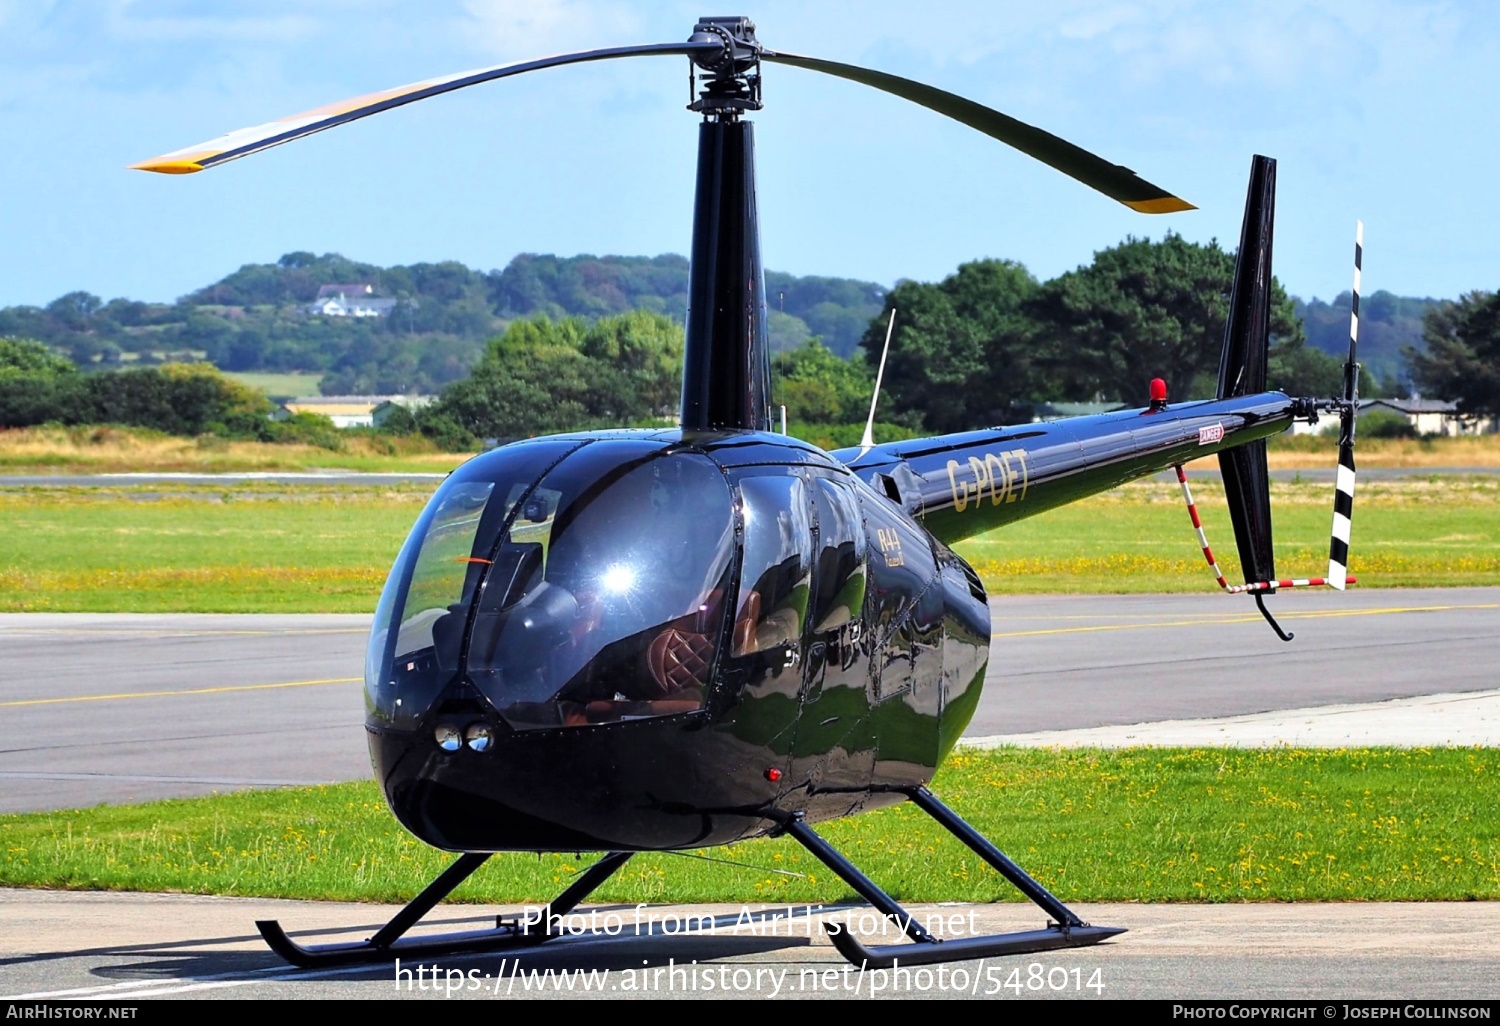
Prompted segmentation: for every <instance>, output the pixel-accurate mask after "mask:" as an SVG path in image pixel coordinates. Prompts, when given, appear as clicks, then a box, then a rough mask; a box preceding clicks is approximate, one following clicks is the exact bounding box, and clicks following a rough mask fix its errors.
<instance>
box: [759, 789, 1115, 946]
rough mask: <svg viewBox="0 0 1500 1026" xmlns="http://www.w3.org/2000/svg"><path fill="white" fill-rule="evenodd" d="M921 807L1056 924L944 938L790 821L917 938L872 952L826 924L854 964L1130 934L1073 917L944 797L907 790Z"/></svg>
mask: <svg viewBox="0 0 1500 1026" xmlns="http://www.w3.org/2000/svg"><path fill="white" fill-rule="evenodd" d="M903 793H904V794H906V796H907V797H908V798H910V799H911V800H912V801H913V802H914V803H915V804H916V806H917V807H918V808H919V809H921V810H922V811H923V812H925V813H927V814H928V815H929V816H931V817H932V818H933V819H934V820H936V821H937V823H938V825H939V826H941V827H943V829H945V830H947V831H948V832H949V833H951V834H952V835H953V836H955V837H957V838H958V839H959V840H960V841H963V842H964V844H966V845H968V847H969V848H970V849H971V850H972V851H973V852H974V853H975V854H976V855H978V856H979V857H980V858H982V859H984V860H985V861H986V862H988V863H989V864H990V865H991V866H992V867H994V869H995V871H996V872H998V873H999V874H1000V875H1001V876H1003V877H1005V878H1006V879H1007V880H1009V881H1010V882H1011V883H1012V884H1014V885H1015V887H1016V889H1017V890H1019V891H1020V892H1021V893H1022V894H1024V895H1026V897H1028V898H1030V899H1031V901H1033V902H1034V903H1035V904H1037V905H1038V906H1040V907H1041V908H1042V910H1043V911H1045V912H1046V913H1047V914H1048V915H1049V916H1051V917H1052V921H1051V922H1049V923H1048V924H1047V927H1046V929H1043V930H1027V931H1024V932H1021V933H999V934H991V935H989V936H986V937H963V938H959V939H956V940H942V939H939V938H937V937H934V936H932V935H931V934H930V933H928V932H927V930H926V928H924V927H923V926H922V925H921V924H920V923H918V922H917V921H916V918H915V917H914V916H912V915H911V914H910V913H908V912H907V911H906V910H905V909H903V908H902V907H901V906H900V905H899V904H897V902H896V900H895V899H894V898H892V897H891V896H890V895H889V894H886V893H885V892H884V891H882V890H881V889H880V888H879V887H878V886H877V885H876V884H875V882H874V881H873V880H871V879H870V878H869V877H867V876H865V875H864V874H863V873H861V872H860V871H859V869H858V868H856V867H855V865H854V864H853V863H852V862H850V861H849V860H848V859H846V858H844V856H843V855H841V854H839V852H838V851H837V850H836V849H835V848H834V847H833V846H832V845H831V844H829V843H828V842H827V841H825V840H823V838H821V837H819V836H818V835H817V834H816V833H814V832H813V829H812V827H810V826H808V825H807V824H806V823H805V822H803V821H802V820H801V819H800V818H794V819H791V820H789V821H787V822H786V823H785V824H784V830H785V832H786V833H787V834H790V835H791V836H792V837H794V838H796V840H797V841H798V842H799V843H800V844H801V845H802V846H803V847H804V848H806V849H807V850H808V851H810V852H812V854H814V855H815V856H817V857H818V859H819V860H820V861H821V862H822V863H823V864H824V865H826V866H827V867H828V868H829V869H831V870H833V871H834V872H835V873H836V874H838V876H839V877H840V878H841V879H842V880H843V881H844V882H845V883H847V884H848V885H849V886H850V887H852V888H854V890H855V892H856V893H858V894H859V896H860V897H862V898H864V899H865V900H866V901H868V902H869V903H870V904H871V905H872V906H873V907H874V908H875V910H876V911H878V912H880V913H881V914H883V915H884V916H885V917H886V918H887V919H889V920H891V921H892V922H894V923H896V925H898V926H900V927H901V928H902V929H903V930H904V931H905V933H906V935H907V936H908V937H910V938H911V940H912V943H911V944H883V945H879V946H877V947H866V946H865V945H864V944H862V943H861V942H860V941H859V940H858V939H857V938H856V937H855V936H854V935H853V934H852V933H850V932H849V930H848V928H847V927H846V926H844V925H843V924H838V923H832V924H825V925H824V929H825V930H826V931H827V932H828V935H829V939H830V940H831V941H833V946H834V947H835V948H837V949H838V953H839V954H840V955H843V956H844V958H845V959H846V960H848V961H849V962H850V963H852V964H854V965H857V966H860V967H861V968H864V969H889V968H891V967H893V966H895V965H896V964H897V963H900V964H902V965H930V964H932V963H934V962H957V961H962V960H964V959H970V958H989V957H998V956H1000V955H1024V954H1028V953H1030V952H1035V951H1052V950H1055V949H1057V948H1076V947H1084V946H1086V945H1089V944H1098V943H1099V942H1100V941H1102V940H1107V939H1108V938H1110V937H1114V936H1117V935H1118V934H1122V933H1124V932H1125V930H1124V928H1122V927H1116V926H1090V925H1089V924H1088V923H1085V922H1084V921H1083V920H1081V919H1079V918H1078V917H1077V916H1076V915H1074V914H1073V912H1072V910H1071V909H1069V908H1068V906H1066V905H1064V904H1063V903H1062V902H1061V901H1059V900H1058V899H1057V897H1056V896H1055V895H1053V894H1052V893H1051V892H1050V891H1048V890H1047V889H1046V888H1045V887H1043V886H1042V885H1041V884H1039V883H1037V882H1036V881H1035V880H1033V879H1032V878H1031V877H1030V876H1028V875H1027V874H1026V872H1025V871H1024V870H1023V869H1021V867H1020V866H1018V865H1016V864H1015V863H1014V862H1012V861H1011V860H1010V859H1008V858H1006V857H1005V853H1004V852H1002V851H1001V850H1000V849H999V848H996V847H995V846H994V845H993V844H991V843H990V842H989V840H988V838H986V837H985V836H984V835H983V834H981V833H980V832H979V831H977V830H975V829H974V828H973V827H972V826H970V825H969V824H968V823H966V822H964V820H963V819H962V818H961V817H960V816H959V815H958V814H957V813H956V812H954V811H953V810H952V809H950V808H948V806H946V805H944V804H943V803H942V802H940V801H939V800H938V798H937V796H936V795H934V794H933V793H932V792H931V791H929V790H927V788H925V787H917V788H913V789H911V790H910V791H905V792H903Z"/></svg>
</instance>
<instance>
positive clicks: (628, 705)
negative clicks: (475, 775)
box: [465, 444, 734, 729]
mask: <svg viewBox="0 0 1500 1026" xmlns="http://www.w3.org/2000/svg"><path fill="white" fill-rule="evenodd" d="M629 450H634V451H629ZM629 450H627V449H626V447H625V446H623V445H608V444H595V445H590V446H587V447H585V448H584V449H583V450H581V451H579V452H578V453H576V454H574V455H573V456H571V457H570V458H568V459H567V460H565V461H563V462H562V463H561V464H560V465H558V466H557V468H556V469H554V470H553V471H552V472H551V473H549V474H548V475H547V476H546V477H545V478H544V479H543V480H542V481H541V482H540V484H539V485H538V486H537V487H536V488H535V489H534V490H532V491H531V492H530V493H529V496H530V497H529V498H527V499H525V500H524V501H523V503H522V508H521V510H520V512H519V513H518V514H517V515H516V517H515V518H514V520H513V522H512V524H511V527H510V530H509V532H507V534H506V535H505V537H504V538H503V539H502V541H501V544H500V545H499V546H498V547H497V549H496V550H495V553H494V556H493V565H491V566H489V568H488V572H487V574H486V575H485V581H484V584H483V587H482V588H481V589H480V593H479V596H478V598H477V607H476V609H475V612H474V623H473V628H472V632H471V637H470V642H469V648H468V652H467V655H466V663H465V668H466V670H467V673H468V676H469V678H470V679H471V680H472V681H473V682H474V684H475V685H476V686H477V687H478V688H479V689H480V690H481V691H482V692H483V693H484V695H485V697H486V698H488V699H489V701H490V702H491V703H492V704H493V705H494V706H495V707H496V708H497V709H498V710H499V711H500V713H501V715H502V716H504V717H505V719H506V720H507V721H508V722H509V723H510V724H511V726H513V727H516V728H517V729H529V728H544V727H558V726H578V725H583V724H592V723H607V722H618V721H620V720H627V719H638V718H641V717H647V716H666V715H672V714H676V713H683V712H690V711H693V710H696V709H699V708H702V706H703V704H704V702H705V700H706V697H707V690H708V686H709V683H710V680H711V675H712V673H713V669H714V661H715V658H716V656H717V654H718V643H719V637H720V635H721V634H722V633H723V626H724V618H725V616H726V610H727V603H726V597H725V592H726V589H727V588H728V586H729V579H730V578H729V575H730V570H731V564H732V558H731V557H732V556H733V553H734V515H733V500H732V498H731V495H730V492H729V488H728V485H727V484H726V483H725V480H724V476H723V474H722V472H721V471H720V470H719V469H718V467H717V466H715V465H714V464H713V463H712V462H710V461H709V460H708V459H706V458H704V457H702V456H697V455H693V454H689V453H680V452H679V453H663V452H661V451H660V450H656V451H644V452H643V451H641V449H638V448H637V447H635V446H633V445H632V446H630V447H629ZM510 501H512V502H514V501H517V499H511V500H510Z"/></svg>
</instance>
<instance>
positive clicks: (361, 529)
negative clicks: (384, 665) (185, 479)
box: [0, 485, 431, 613]
mask: <svg viewBox="0 0 1500 1026" xmlns="http://www.w3.org/2000/svg"><path fill="white" fill-rule="evenodd" d="M430 491H431V488H430V487H428V486H426V485H404V486H392V487H384V488H379V489H376V488H341V487H327V488H313V487H297V488H285V487H277V486H274V485H238V486H232V487H230V486H226V487H222V488H169V489H165V490H153V489H150V488H129V489H122V490H118V491H116V490H112V489H97V488H78V489H56V488H47V489H15V490H9V489H7V490H4V491H0V519H3V520H4V522H5V525H6V528H7V529H6V530H5V531H3V532H0V611H10V612H17V611H56V610H72V611H87V612H122V611H128V612H142V613H145V612H288V613H299V612H350V613H357V612H369V611H370V610H372V609H373V608H374V607H375V600H376V598H377V597H378V596H379V594H380V587H381V585H382V583H383V582H384V580H385V575H386V572H387V571H388V570H389V569H390V566H391V563H392V562H393V561H394V560H395V558H396V552H397V550H398V549H399V548H400V547H401V542H402V540H403V539H404V538H405V536H406V532H407V531H408V530H409V529H410V527H411V524H412V522H413V521H414V520H415V519H416V517H417V514H418V512H420V511H421V508H422V505H423V503H425V502H426V500H427V497H428V494H429V493H430Z"/></svg>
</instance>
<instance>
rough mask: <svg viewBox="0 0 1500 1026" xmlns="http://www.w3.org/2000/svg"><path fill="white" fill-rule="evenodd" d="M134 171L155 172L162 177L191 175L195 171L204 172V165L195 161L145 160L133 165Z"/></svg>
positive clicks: (131, 168)
mask: <svg viewBox="0 0 1500 1026" xmlns="http://www.w3.org/2000/svg"><path fill="white" fill-rule="evenodd" d="M130 170H132V171H155V172H156V173H157V174H162V175H190V174H192V173H193V172H194V171H202V170H203V165H202V164H200V163H198V162H197V161H195V160H143V161H141V162H140V163H139V164H131V165H130Z"/></svg>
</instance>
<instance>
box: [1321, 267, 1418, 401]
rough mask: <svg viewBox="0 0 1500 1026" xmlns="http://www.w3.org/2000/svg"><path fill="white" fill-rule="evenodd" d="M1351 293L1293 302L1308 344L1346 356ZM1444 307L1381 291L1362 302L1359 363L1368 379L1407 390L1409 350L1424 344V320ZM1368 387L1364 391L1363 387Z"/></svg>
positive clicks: (1391, 388)
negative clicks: (1325, 299)
mask: <svg viewBox="0 0 1500 1026" xmlns="http://www.w3.org/2000/svg"><path fill="white" fill-rule="evenodd" d="M1351 301H1352V297H1351V295H1350V293H1348V292H1341V293H1339V294H1338V296H1337V297H1335V298H1334V300H1333V302H1332V303H1325V302H1323V301H1322V300H1320V299H1311V300H1309V301H1307V302H1305V303H1304V302H1303V301H1302V300H1300V299H1298V300H1294V306H1295V308H1296V315H1297V316H1298V317H1300V318H1301V319H1302V324H1303V326H1304V328H1305V330H1306V331H1307V344H1308V345H1310V346H1311V347H1312V348H1314V349H1316V350H1318V351H1320V352H1324V353H1327V354H1328V355H1330V356H1335V357H1338V358H1339V359H1340V360H1342V359H1344V357H1345V356H1346V355H1348V352H1349V306H1350V303H1351ZM1440 305H1441V302H1440V301H1439V300H1436V299H1414V298H1411V297H1407V296H1397V295H1392V294H1391V293H1389V292H1385V291H1380V292H1376V293H1374V294H1372V295H1368V296H1361V297H1360V300H1359V362H1360V363H1361V364H1362V365H1363V367H1364V381H1365V382H1368V381H1369V377H1370V375H1374V376H1375V377H1376V378H1378V379H1379V381H1380V384H1381V386H1382V387H1383V388H1385V389H1386V390H1387V391H1388V392H1391V393H1393V394H1405V393H1406V392H1408V391H1410V388H1411V384H1412V365H1411V363H1410V357H1409V356H1408V351H1409V350H1410V351H1415V352H1417V353H1420V352H1422V351H1423V349H1424V348H1425V342H1424V340H1423V334H1422V321H1423V318H1424V317H1426V316H1427V313H1428V312H1429V311H1430V310H1433V309H1434V308H1436V307H1438V306H1440ZM1362 391H1363V389H1362Z"/></svg>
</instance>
